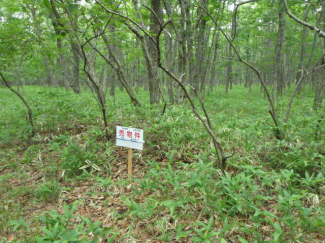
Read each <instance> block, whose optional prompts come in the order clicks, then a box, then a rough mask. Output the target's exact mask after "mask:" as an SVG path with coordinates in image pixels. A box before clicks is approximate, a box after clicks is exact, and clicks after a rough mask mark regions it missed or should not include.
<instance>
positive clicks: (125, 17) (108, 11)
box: [96, 0, 156, 43]
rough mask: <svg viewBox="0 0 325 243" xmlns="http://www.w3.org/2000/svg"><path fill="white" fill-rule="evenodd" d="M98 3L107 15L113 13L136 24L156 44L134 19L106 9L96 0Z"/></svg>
mask: <svg viewBox="0 0 325 243" xmlns="http://www.w3.org/2000/svg"><path fill="white" fill-rule="evenodd" d="M96 3H98V4H99V5H100V6H101V7H102V8H103V9H104V10H105V11H106V12H107V13H111V14H114V15H117V16H120V17H121V18H123V19H126V20H128V21H130V22H131V23H132V24H134V25H135V26H137V27H138V28H139V29H140V30H141V31H142V32H143V33H144V34H145V35H147V36H148V37H149V39H150V40H151V41H153V43H156V40H155V39H154V38H153V37H152V36H151V35H150V34H149V33H148V32H147V31H146V30H145V29H143V28H142V27H141V26H140V25H139V24H138V23H137V22H135V21H134V20H133V19H130V18H129V17H127V16H125V15H123V14H120V13H118V12H114V11H112V10H109V9H108V8H106V7H105V6H104V5H103V4H102V3H101V2H100V1H98V0H96Z"/></svg>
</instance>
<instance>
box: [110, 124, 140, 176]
mask: <svg viewBox="0 0 325 243" xmlns="http://www.w3.org/2000/svg"><path fill="white" fill-rule="evenodd" d="M143 143H144V140H143V130H141V129H137V128H132V127H121V126H117V127H116V145H117V146H122V147H126V148H128V174H129V175H130V176H131V177H132V175H133V169H132V154H133V151H132V149H139V150H142V149H143Z"/></svg>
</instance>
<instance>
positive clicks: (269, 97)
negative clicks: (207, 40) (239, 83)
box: [200, 7, 281, 139]
mask: <svg viewBox="0 0 325 243" xmlns="http://www.w3.org/2000/svg"><path fill="white" fill-rule="evenodd" d="M200 8H201V7H200ZM202 9H203V11H204V12H206V14H207V15H208V16H209V17H210V18H211V19H212V21H213V23H214V24H215V26H216V27H217V28H218V29H219V31H220V32H221V33H222V35H223V36H224V37H225V38H226V40H227V42H228V43H229V44H230V46H231V48H232V49H233V50H234V52H235V54H236V56H237V58H238V61H239V62H241V63H243V64H245V65H246V66H248V67H249V68H251V69H252V70H253V71H254V72H255V73H256V75H257V77H258V80H259V81H260V83H261V85H262V87H263V90H264V92H265V94H266V97H267V99H268V101H269V104H270V107H271V110H270V114H271V116H272V119H273V122H274V125H275V129H276V137H277V139H281V137H279V136H278V135H279V134H280V131H279V122H278V119H277V116H276V112H275V107H274V102H273V100H272V98H271V95H270V92H269V90H268V88H267V85H266V82H265V81H264V79H263V78H262V75H261V73H260V72H259V71H258V69H257V68H256V67H254V66H253V65H252V64H250V63H248V62H246V61H244V60H243V59H242V58H241V55H240V54H239V52H238V50H237V48H236V47H235V46H234V44H233V43H232V41H231V39H230V38H229V37H228V36H227V35H226V33H225V32H224V31H223V30H222V29H221V28H220V26H219V25H218V23H217V21H216V20H215V18H213V17H212V15H211V14H210V13H209V12H208V11H207V10H206V9H204V8H202Z"/></svg>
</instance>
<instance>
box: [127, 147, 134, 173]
mask: <svg viewBox="0 0 325 243" xmlns="http://www.w3.org/2000/svg"><path fill="white" fill-rule="evenodd" d="M132 156H133V151H132V149H131V148H129V149H128V174H129V176H130V177H132V175H133V169H132Z"/></svg>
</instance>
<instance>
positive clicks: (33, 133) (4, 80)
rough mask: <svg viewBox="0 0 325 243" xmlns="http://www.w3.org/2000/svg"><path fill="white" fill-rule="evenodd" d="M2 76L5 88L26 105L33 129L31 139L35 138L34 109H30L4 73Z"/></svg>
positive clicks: (0, 74) (0, 73)
mask: <svg viewBox="0 0 325 243" xmlns="http://www.w3.org/2000/svg"><path fill="white" fill-rule="evenodd" d="M0 76H1V78H2V81H3V83H4V84H5V86H6V87H7V88H8V89H10V91H12V92H13V93H15V94H16V95H17V96H18V97H19V99H20V100H21V101H22V102H23V103H24V105H25V106H26V108H27V110H28V121H29V124H30V126H31V128H32V131H31V135H30V136H31V137H34V136H35V127H34V122H33V113H32V109H31V108H30V106H29V105H28V103H27V101H26V100H25V99H24V97H23V96H22V95H21V94H20V93H19V92H18V91H16V90H14V89H13V88H12V87H11V86H10V84H9V83H8V81H7V80H6V79H5V77H4V76H3V74H2V72H0Z"/></svg>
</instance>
